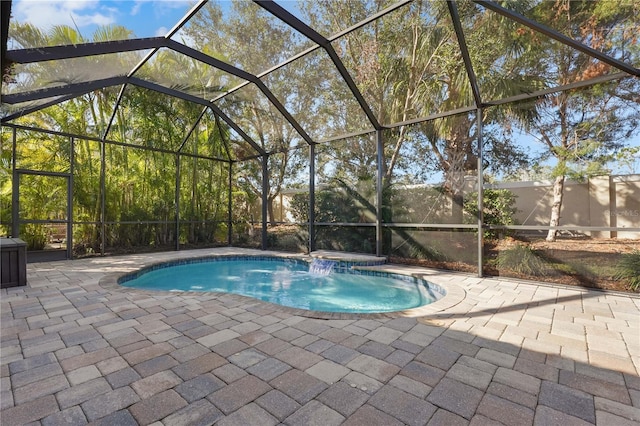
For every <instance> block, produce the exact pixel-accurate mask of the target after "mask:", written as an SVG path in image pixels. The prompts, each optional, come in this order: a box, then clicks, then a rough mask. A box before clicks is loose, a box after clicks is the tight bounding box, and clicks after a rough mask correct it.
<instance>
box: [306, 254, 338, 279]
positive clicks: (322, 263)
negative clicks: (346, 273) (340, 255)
mask: <svg viewBox="0 0 640 426" xmlns="http://www.w3.org/2000/svg"><path fill="white" fill-rule="evenodd" d="M336 263H337V262H336V261H335V260H328V259H318V258H314V259H313V260H312V261H311V263H310V264H309V273H310V274H313V275H325V276H326V275H329V274H330V273H331V271H333V267H334V266H335V265H336Z"/></svg>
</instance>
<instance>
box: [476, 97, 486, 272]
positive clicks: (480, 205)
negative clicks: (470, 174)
mask: <svg viewBox="0 0 640 426" xmlns="http://www.w3.org/2000/svg"><path fill="white" fill-rule="evenodd" d="M476 121H477V127H478V277H480V278H482V266H483V263H484V228H483V223H484V217H483V212H484V182H483V176H482V174H483V170H482V157H483V148H482V136H483V135H482V131H483V130H482V108H478V110H477V111H476Z"/></svg>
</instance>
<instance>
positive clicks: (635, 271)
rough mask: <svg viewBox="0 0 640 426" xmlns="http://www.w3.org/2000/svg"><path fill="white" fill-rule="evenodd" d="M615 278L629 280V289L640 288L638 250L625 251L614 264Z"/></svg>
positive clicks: (636, 289) (639, 251)
mask: <svg viewBox="0 0 640 426" xmlns="http://www.w3.org/2000/svg"><path fill="white" fill-rule="evenodd" d="M615 279H617V280H629V286H630V287H631V290H633V291H638V290H639V289H640V250H634V251H632V252H631V253H625V254H623V255H622V256H621V257H620V260H619V261H618V263H617V264H616V273H615Z"/></svg>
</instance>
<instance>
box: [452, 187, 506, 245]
mask: <svg viewBox="0 0 640 426" xmlns="http://www.w3.org/2000/svg"><path fill="white" fill-rule="evenodd" d="M465 198H466V200H465V202H464V211H465V213H466V214H465V218H464V219H465V223H477V220H478V219H477V217H478V193H477V192H473V193H471V194H469V195H468V196H467V197H465ZM516 198H517V196H516V195H515V194H514V193H513V192H511V191H509V190H508V189H485V190H484V192H483V204H484V209H483V212H482V217H483V223H484V224H485V225H515V224H516V220H515V218H514V215H515V214H516V213H517V212H518V209H517V208H516V207H515V204H516ZM501 235H509V232H508V231H504V230H487V231H484V237H485V238H490V239H497V238H499V237H500V236H501Z"/></svg>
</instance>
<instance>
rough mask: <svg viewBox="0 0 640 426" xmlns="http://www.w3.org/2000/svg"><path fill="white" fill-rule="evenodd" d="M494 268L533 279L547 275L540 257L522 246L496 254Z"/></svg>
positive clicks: (518, 245)
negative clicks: (507, 270) (532, 277)
mask: <svg viewBox="0 0 640 426" xmlns="http://www.w3.org/2000/svg"><path fill="white" fill-rule="evenodd" d="M496 266H497V267H498V268H500V269H509V270H511V271H513V272H515V273H518V274H522V275H530V276H534V277H542V276H545V275H547V266H546V264H545V262H544V261H543V260H542V259H541V258H540V255H538V254H537V253H536V251H535V250H534V249H532V248H531V247H528V246H525V245H522V244H516V245H515V246H513V247H511V248H508V249H506V250H502V251H501V252H500V253H499V254H498V258H497V260H496Z"/></svg>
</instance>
